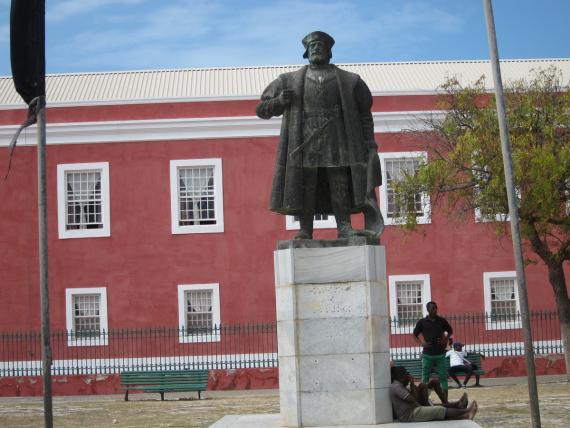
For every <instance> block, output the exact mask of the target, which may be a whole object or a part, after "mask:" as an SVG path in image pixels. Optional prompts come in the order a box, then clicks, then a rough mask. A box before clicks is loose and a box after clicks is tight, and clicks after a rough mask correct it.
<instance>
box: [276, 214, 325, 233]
mask: <svg viewBox="0 0 570 428" xmlns="http://www.w3.org/2000/svg"><path fill="white" fill-rule="evenodd" d="M285 229H286V230H300V229H301V224H300V223H299V222H298V221H297V220H295V216H292V215H288V216H285ZM313 229H336V219H335V217H334V215H333V214H329V216H328V218H327V219H326V220H313Z"/></svg>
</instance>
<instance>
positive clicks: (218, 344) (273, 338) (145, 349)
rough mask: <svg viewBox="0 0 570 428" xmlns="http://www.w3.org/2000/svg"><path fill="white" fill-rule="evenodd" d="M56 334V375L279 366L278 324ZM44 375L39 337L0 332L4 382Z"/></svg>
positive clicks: (53, 342) (0, 367) (53, 337)
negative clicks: (5, 379)
mask: <svg viewBox="0 0 570 428" xmlns="http://www.w3.org/2000/svg"><path fill="white" fill-rule="evenodd" d="M83 333H84V332H82V334H76V333H74V332H73V331H69V332H68V331H58V332H53V333H52V334H51V348H52V374H54V375H73V374H106V373H118V372H121V371H136V370H150V371H153V370H184V369H209V370H212V369H236V368H253V367H259V368H264V367H277V332H276V325H275V323H274V322H268V323H261V324H240V325H221V326H215V327H214V328H213V329H209V330H207V331H204V330H203V329H200V330H196V329H193V330H184V329H180V328H172V327H161V328H125V329H112V330H109V331H95V332H89V333H90V334H83ZM40 374H41V337H40V333H39V332H25V333H0V377H1V376H35V375H40Z"/></svg>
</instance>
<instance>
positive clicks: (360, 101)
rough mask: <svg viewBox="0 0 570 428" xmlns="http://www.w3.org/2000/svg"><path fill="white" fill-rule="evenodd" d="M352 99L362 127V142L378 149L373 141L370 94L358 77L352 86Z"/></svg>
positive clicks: (370, 147)
mask: <svg viewBox="0 0 570 428" xmlns="http://www.w3.org/2000/svg"><path fill="white" fill-rule="evenodd" d="M354 99H355V100H356V103H357V106H358V115H359V117H360V124H361V127H362V136H363V137H364V143H365V144H366V146H367V147H368V148H369V149H376V150H377V149H378V145H377V144H376V141H374V121H373V120H372V112H371V109H372V94H371V93H370V89H368V86H366V83H364V81H363V80H362V79H360V78H359V79H358V82H357V83H356V86H355V87H354Z"/></svg>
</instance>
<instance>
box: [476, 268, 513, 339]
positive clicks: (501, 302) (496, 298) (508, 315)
mask: <svg viewBox="0 0 570 428" xmlns="http://www.w3.org/2000/svg"><path fill="white" fill-rule="evenodd" d="M483 283H484V293H485V312H486V313H487V328H488V329H492V330H498V329H512V328H520V326H521V324H520V307H519V299H518V290H517V275H516V272H485V273H484V274H483Z"/></svg>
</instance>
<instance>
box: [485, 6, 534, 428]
mask: <svg viewBox="0 0 570 428" xmlns="http://www.w3.org/2000/svg"><path fill="white" fill-rule="evenodd" d="M483 6H484V9H485V20H486V22H487V38H488V39H489V52H490V55H491V68H492V70H493V80H494V82H495V96H496V100H497V116H498V117H499V130H500V134H501V148H502V152H503V165H504V169H505V186H506V188H507V198H508V201H509V216H510V219H511V235H512V240H513V251H514V255H515V266H516V270H517V284H518V290H519V302H520V308H521V319H522V330H523V336H524V350H525V361H526V370H527V380H528V394H529V397H530V415H531V421H532V428H540V407H539V405H538V388H537V386H536V371H535V368H534V350H533V347H532V332H531V329H530V318H529V309H528V296H527V291H526V281H525V273H524V260H523V252H522V245H521V236H520V230H519V212H518V208H517V203H516V193H515V184H514V181H513V165H512V158H511V148H510V144H509V131H508V128H507V117H506V114H505V102H504V97H503V82H502V79H501V68H500V66H499V49H498V48H497V36H496V34H495V18H494V16H493V6H492V4H491V0H483Z"/></svg>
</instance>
